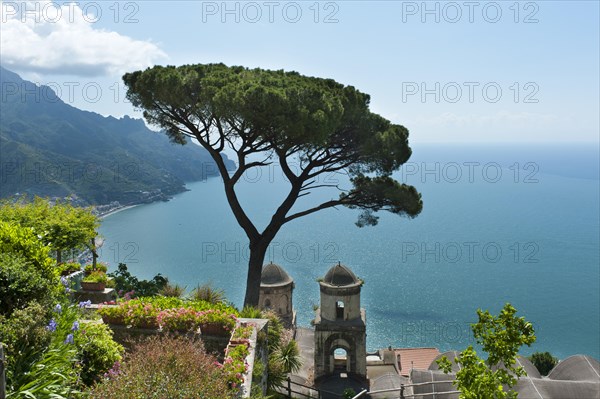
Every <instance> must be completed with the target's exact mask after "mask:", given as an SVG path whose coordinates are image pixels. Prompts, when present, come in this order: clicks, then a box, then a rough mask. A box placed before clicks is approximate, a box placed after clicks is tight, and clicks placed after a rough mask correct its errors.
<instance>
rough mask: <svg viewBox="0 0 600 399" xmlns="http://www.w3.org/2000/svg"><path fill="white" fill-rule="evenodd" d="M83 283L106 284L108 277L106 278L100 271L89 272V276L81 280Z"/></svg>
mask: <svg viewBox="0 0 600 399" xmlns="http://www.w3.org/2000/svg"><path fill="white" fill-rule="evenodd" d="M81 281H82V282H84V283H105V284H106V283H107V282H108V277H107V276H106V273H103V272H101V271H95V272H91V273H90V274H88V275H87V276H85V277H84V278H83V280H81Z"/></svg>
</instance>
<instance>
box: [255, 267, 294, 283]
mask: <svg viewBox="0 0 600 399" xmlns="http://www.w3.org/2000/svg"><path fill="white" fill-rule="evenodd" d="M292 282H293V280H292V278H291V277H290V275H289V274H287V272H286V271H285V270H283V268H282V267H281V266H279V265H276V264H275V263H273V262H271V263H269V264H268V265H265V266H263V269H262V273H261V275H260V285H261V286H280V285H287V284H290V283H292Z"/></svg>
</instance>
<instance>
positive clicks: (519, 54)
mask: <svg viewBox="0 0 600 399" xmlns="http://www.w3.org/2000/svg"><path fill="white" fill-rule="evenodd" d="M598 4H599V3H598V2H597V1H581V2H573V1H569V2H567V1H537V2H514V1H507V2H486V1H484V2H479V1H473V2H466V1H458V2H427V3H423V2H421V1H418V2H411V1H397V2H396V1H381V2H366V1H337V2H315V1H305V2H303V1H298V2H291V1H272V2H268V1H257V2H227V3H224V2H221V1H218V2H200V1H171V2H166V1H165V2H161V1H136V2H131V1H130V2H114V1H109V2H79V3H78V5H69V3H67V2H62V1H58V2H54V3H48V2H43V1H42V2H29V3H28V4H27V5H26V6H25V7H27V11H28V12H27V13H25V16H24V17H23V16H22V13H23V11H25V10H24V9H23V3H22V2H20V1H19V2H9V1H3V2H2V9H1V11H2V20H1V23H2V25H1V29H2V32H1V36H0V37H1V42H0V55H1V60H0V61H1V63H2V65H3V66H4V67H7V68H9V69H12V70H14V71H15V72H17V73H19V74H21V75H22V76H23V77H24V78H27V79H30V80H33V81H36V82H39V83H41V84H49V85H50V86H51V87H54V88H55V89H56V91H57V92H58V94H59V95H61V97H62V98H63V100H65V101H66V102H68V103H70V104H72V105H74V106H76V107H79V108H83V109H87V110H91V111H95V112H99V113H101V114H104V115H114V116H122V115H125V114H128V115H132V116H136V117H141V113H140V112H135V111H134V110H133V109H132V107H131V106H130V105H129V104H127V103H126V101H125V100H124V87H123V86H122V83H121V79H120V76H121V75H122V74H123V73H124V72H126V71H133V70H137V69H143V68H145V67H147V66H151V65H155V64H174V65H181V64H186V63H209V62H224V63H226V64H229V65H233V64H236V65H244V66H248V67H262V68H269V69H286V70H297V71H299V72H300V73H303V74H306V75H313V76H321V77H329V78H333V79H335V80H337V81H340V82H342V83H345V84H349V85H353V86H356V87H357V88H359V89H360V90H361V91H364V92H366V93H369V94H370V95H371V99H372V102H371V104H372V105H371V107H372V109H373V110H374V111H375V112H377V113H380V114H382V115H383V116H385V117H386V118H388V119H391V120H392V121H394V122H396V123H401V124H403V125H405V126H406V127H407V128H408V129H409V130H410V131H411V141H414V142H540V141H545V142H565V141H593V142H598V139H599V131H600V126H599V114H598V109H599V108H600V102H599V90H600V89H599V87H600V82H599V74H600V72H599V71H600V66H599V48H600V43H599V37H600V33H599V20H600V15H599V13H600V11H599V6H598ZM56 5H60V6H62V8H61V11H60V15H58V11H57V8H56ZM317 10H318V12H317ZM84 14H85V15H84Z"/></svg>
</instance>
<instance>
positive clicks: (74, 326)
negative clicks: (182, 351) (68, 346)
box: [71, 320, 79, 331]
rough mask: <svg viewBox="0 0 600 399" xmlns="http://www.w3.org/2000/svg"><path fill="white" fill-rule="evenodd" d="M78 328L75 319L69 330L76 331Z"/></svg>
mask: <svg viewBox="0 0 600 399" xmlns="http://www.w3.org/2000/svg"><path fill="white" fill-rule="evenodd" d="M77 330H79V322H78V321H77V320H75V321H74V322H73V327H71V331H77Z"/></svg>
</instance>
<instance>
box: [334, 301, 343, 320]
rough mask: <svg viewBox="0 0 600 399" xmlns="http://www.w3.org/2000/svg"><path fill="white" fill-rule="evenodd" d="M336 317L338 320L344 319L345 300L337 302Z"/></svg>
mask: <svg viewBox="0 0 600 399" xmlns="http://www.w3.org/2000/svg"><path fill="white" fill-rule="evenodd" d="M335 317H336V319H338V320H344V302H343V301H336V302H335Z"/></svg>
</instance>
